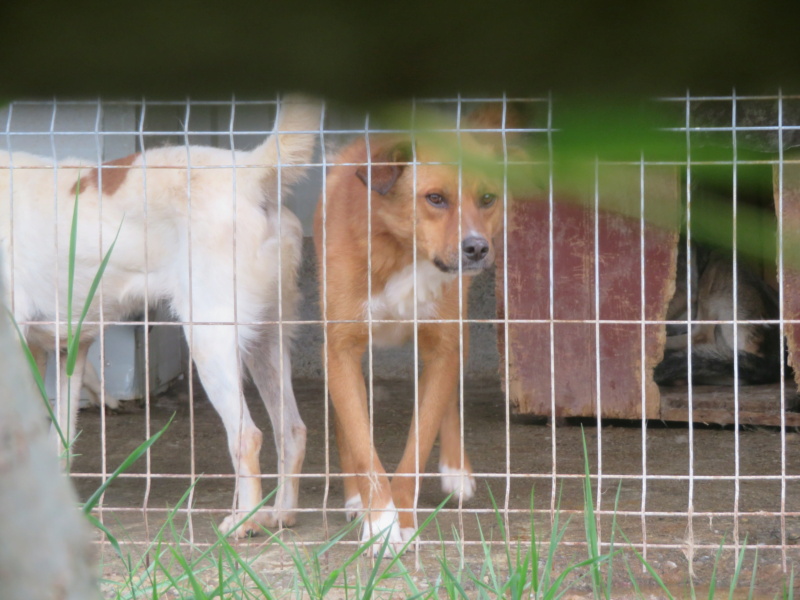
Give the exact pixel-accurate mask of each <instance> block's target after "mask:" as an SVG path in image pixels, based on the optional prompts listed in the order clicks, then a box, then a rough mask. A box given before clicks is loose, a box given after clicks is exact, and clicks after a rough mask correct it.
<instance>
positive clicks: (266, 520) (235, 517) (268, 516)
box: [219, 507, 295, 539]
mask: <svg viewBox="0 0 800 600" xmlns="http://www.w3.org/2000/svg"><path fill="white" fill-rule="evenodd" d="M246 514H247V513H246V512H235V513H233V514H230V515H228V516H227V517H225V518H224V519H223V521H222V523H220V526H219V530H220V533H222V534H223V535H225V534H230V537H232V538H234V539H241V538H245V537H250V536H253V535H258V534H259V533H261V532H262V531H263V530H264V529H276V528H278V527H280V526H283V527H291V526H293V525H294V523H295V514H294V513H291V512H280V511H276V510H275V509H274V508H272V507H266V508H262V509H261V510H258V511H256V512H255V513H254V514H253V515H251V516H250V518H249V519H247V520H246V521H244V522H243V523H239V521H241V520H242V518H243V517H244V515H246ZM237 523H238V525H237Z"/></svg>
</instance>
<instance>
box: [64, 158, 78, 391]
mask: <svg viewBox="0 0 800 600" xmlns="http://www.w3.org/2000/svg"><path fill="white" fill-rule="evenodd" d="M80 194H81V174H80V171H78V182H77V183H76V184H75V204H74V205H73V207H72V224H71V225H70V230H69V261H68V262H67V347H68V348H70V347H71V346H72V339H73V334H72V296H73V289H74V284H75V253H76V252H75V248H76V246H77V244H78V198H79V197H80ZM78 336H80V331H78ZM67 356H68V357H69V352H68V354H67ZM74 369H75V361H74V360H73V361H72V365H70V362H69V360H67V376H72V372H73V370H74Z"/></svg>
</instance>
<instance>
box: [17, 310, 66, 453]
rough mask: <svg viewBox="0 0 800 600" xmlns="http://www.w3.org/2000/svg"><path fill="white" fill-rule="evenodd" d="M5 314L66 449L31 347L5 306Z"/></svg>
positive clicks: (64, 439) (64, 440)
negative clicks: (17, 337)
mask: <svg viewBox="0 0 800 600" xmlns="http://www.w3.org/2000/svg"><path fill="white" fill-rule="evenodd" d="M6 314H7V315H8V316H9V318H10V319H11V324H12V325H13V326H14V329H16V330H17V335H18V336H19V343H20V345H21V346H22V352H23V354H24V355H25V360H26V361H27V362H28V366H29V367H30V370H31V374H33V380H34V381H35V382H36V387H37V388H38V389H39V394H40V395H41V397H42V401H43V402H44V407H45V409H46V410H47V414H48V415H49V416H50V420H51V421H52V423H53V427H55V430H56V433H58V437H59V439H60V440H61V445H62V447H63V448H64V449H67V448H68V446H69V444H67V438H65V437H64V433H63V432H62V431H61V427H60V426H59V424H58V419H56V415H55V413H54V412H53V407H52V406H51V404H50V398H48V397H47V390H46V389H45V387H44V379H43V378H42V374H41V373H40V372H39V365H37V364H36V360H35V359H34V358H33V352H31V348H30V346H29V345H28V342H27V340H26V339H25V336H23V335H22V330H21V329H20V328H19V325H18V324H17V320H16V319H15V318H14V315H13V314H11V311H10V310H8V309H7V308H6Z"/></svg>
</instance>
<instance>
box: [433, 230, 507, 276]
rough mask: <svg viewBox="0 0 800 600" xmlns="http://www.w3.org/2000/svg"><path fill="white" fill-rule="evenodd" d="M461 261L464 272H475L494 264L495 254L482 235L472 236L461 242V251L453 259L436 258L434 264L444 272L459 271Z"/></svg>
mask: <svg viewBox="0 0 800 600" xmlns="http://www.w3.org/2000/svg"><path fill="white" fill-rule="evenodd" d="M459 262H460V263H461V272H462V273H472V274H475V273H477V272H478V271H482V270H483V269H486V268H488V267H491V266H492V263H493V262H494V256H493V254H492V252H491V248H490V246H489V242H488V241H487V240H486V238H483V237H481V236H470V237H467V238H464V240H463V241H462V242H461V252H460V254H459V255H455V256H453V257H452V259H451V260H449V261H447V262H445V261H443V260H442V259H440V258H438V257H437V258H434V259H433V264H434V265H436V267H437V268H438V269H439V270H440V271H442V272H444V273H458V272H459V264H458V263H459Z"/></svg>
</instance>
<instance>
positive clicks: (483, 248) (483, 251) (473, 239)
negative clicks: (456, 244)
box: [461, 235, 489, 262]
mask: <svg viewBox="0 0 800 600" xmlns="http://www.w3.org/2000/svg"><path fill="white" fill-rule="evenodd" d="M461 251H462V252H463V254H464V258H466V259H467V260H469V261H472V262H478V261H479V260H481V259H482V258H483V257H484V256H486V255H487V254H489V242H487V241H486V239H484V238H482V237H479V236H476V235H473V236H470V237H468V238H464V241H463V242H461Z"/></svg>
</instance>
